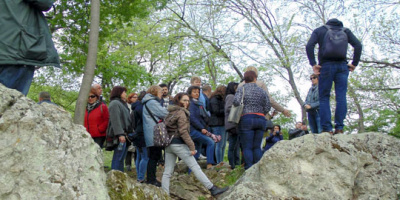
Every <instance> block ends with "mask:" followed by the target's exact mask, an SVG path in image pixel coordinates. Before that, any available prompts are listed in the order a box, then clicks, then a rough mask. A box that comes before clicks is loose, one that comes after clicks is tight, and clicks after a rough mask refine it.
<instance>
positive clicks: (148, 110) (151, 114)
mask: <svg viewBox="0 0 400 200" xmlns="http://www.w3.org/2000/svg"><path fill="white" fill-rule="evenodd" d="M144 107H146V110H147V112H148V113H149V114H150V116H151V118H153V120H154V122H155V123H156V124H158V121H157V120H156V118H155V117H154V115H153V113H152V112H151V111H150V109H149V108H148V107H147V102H146V103H145V104H144Z"/></svg>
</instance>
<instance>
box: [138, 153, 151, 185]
mask: <svg viewBox="0 0 400 200" xmlns="http://www.w3.org/2000/svg"><path fill="white" fill-rule="evenodd" d="M139 149H140V150H139ZM136 152H138V154H137V157H136V162H135V163H136V174H137V180H138V181H143V180H144V176H145V174H146V170H147V163H148V162H149V156H148V155H147V148H146V147H140V148H139V147H136Z"/></svg>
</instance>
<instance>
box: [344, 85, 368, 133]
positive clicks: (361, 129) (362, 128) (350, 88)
mask: <svg viewBox="0 0 400 200" xmlns="http://www.w3.org/2000/svg"><path fill="white" fill-rule="evenodd" d="M347 89H348V91H349V92H348V94H349V96H350V97H351V98H352V99H353V100H354V104H355V105H356V108H357V113H358V133H363V132H365V126H364V112H363V110H362V108H361V105H360V101H359V99H358V98H357V95H356V94H355V92H354V89H353V86H351V85H350V84H349V86H348V87H347Z"/></svg>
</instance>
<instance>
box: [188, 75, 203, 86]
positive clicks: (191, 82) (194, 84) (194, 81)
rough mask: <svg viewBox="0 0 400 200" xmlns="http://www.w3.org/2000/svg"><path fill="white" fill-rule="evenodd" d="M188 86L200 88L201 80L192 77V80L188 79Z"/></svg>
mask: <svg viewBox="0 0 400 200" xmlns="http://www.w3.org/2000/svg"><path fill="white" fill-rule="evenodd" d="M190 84H191V85H192V86H198V87H200V86H201V78H200V77H198V76H192V78H191V79H190Z"/></svg>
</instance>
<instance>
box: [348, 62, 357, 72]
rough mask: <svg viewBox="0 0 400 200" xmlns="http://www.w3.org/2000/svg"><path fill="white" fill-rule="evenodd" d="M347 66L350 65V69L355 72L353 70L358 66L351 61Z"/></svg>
mask: <svg viewBox="0 0 400 200" xmlns="http://www.w3.org/2000/svg"><path fill="white" fill-rule="evenodd" d="M347 66H349V70H350V71H351V72H353V71H354V70H355V69H356V66H354V65H353V64H351V63H349V64H347Z"/></svg>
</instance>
